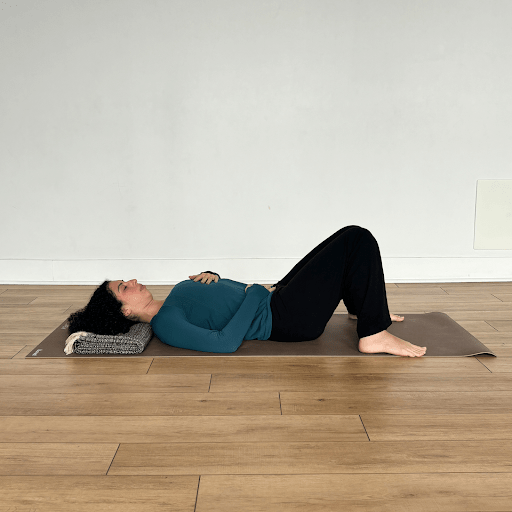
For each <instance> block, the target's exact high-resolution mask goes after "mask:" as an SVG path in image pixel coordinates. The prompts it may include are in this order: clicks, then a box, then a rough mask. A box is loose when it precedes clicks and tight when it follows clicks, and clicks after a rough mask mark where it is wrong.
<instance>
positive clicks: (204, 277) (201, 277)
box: [188, 272, 219, 284]
mask: <svg viewBox="0 0 512 512" xmlns="http://www.w3.org/2000/svg"><path fill="white" fill-rule="evenodd" d="M188 277H190V279H193V280H194V282H195V283H197V282H198V281H201V283H203V284H205V283H206V284H210V283H211V282H212V281H215V282H217V281H218V280H219V276H218V275H216V274H209V273H208V272H203V273H201V274H196V275H195V276H188Z"/></svg>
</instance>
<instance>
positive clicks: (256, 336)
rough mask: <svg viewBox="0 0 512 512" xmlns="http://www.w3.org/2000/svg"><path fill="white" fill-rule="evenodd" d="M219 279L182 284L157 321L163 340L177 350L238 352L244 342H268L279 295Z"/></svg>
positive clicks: (155, 326)
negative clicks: (272, 304) (273, 300)
mask: <svg viewBox="0 0 512 512" xmlns="http://www.w3.org/2000/svg"><path fill="white" fill-rule="evenodd" d="M246 286H247V285H246V284H244V283H239V282H237V281H232V280H231V279H219V280H218V281H217V282H215V281H212V282H211V283H210V284H206V283H201V281H197V282H195V281H193V280H189V281H182V282H181V283H178V284H177V285H176V286H175V287H174V288H173V289H172V291H171V293H170V294H169V295H168V297H167V298H166V299H165V302H164V303H163V305H162V307H161V308H160V310H159V311H158V313H157V314H156V315H155V316H154V317H153V318H152V319H151V327H152V329H153V332H154V333H155V334H156V335H157V337H158V338H159V339H160V340H161V341H163V342H164V343H167V344H168V345H172V346H173V347H180V348H188V349H191V350H199V351H201V352H219V353H228V352H235V351H236V350H237V349H238V347H239V346H240V345H241V344H242V341H244V340H268V338H269V337H270V333H271V331H272V312H271V310H270V299H271V297H272V294H273V293H274V292H269V291H268V290H267V289H266V288H265V287H264V286H261V285H259V284H253V285H252V286H251V287H250V288H248V289H247V292H246V291H245V288H246Z"/></svg>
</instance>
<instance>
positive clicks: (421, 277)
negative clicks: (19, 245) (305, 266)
mask: <svg viewBox="0 0 512 512" xmlns="http://www.w3.org/2000/svg"><path fill="white" fill-rule="evenodd" d="M298 261H299V260H298V259H292V258H272V259H251V258H238V259H194V260H191V259H186V260H185V259H147V260H136V259H132V260H130V259H125V260H0V283H1V284H42V285H44V284H99V283H101V282H102V281H103V280H105V279H111V280H115V279H124V280H128V279H133V278H136V279H137V280H138V281H140V282H141V283H147V284H176V283H179V282H180V281H183V280H185V279H188V276H189V275H192V274H197V273H199V272H202V271H205V270H212V271H214V272H217V273H219V274H220V275H221V276H222V277H226V278H229V279H233V280H234V281H240V282H243V283H273V282H276V281H278V280H279V279H281V278H282V277H284V276H285V275H286V274H287V273H288V272H289V271H290V270H291V269H292V268H293V266H294V265H295V264H296V263H297V262H298ZM382 261H383V267H384V275H385V278H386V282H388V283H405V282H407V283H411V282H416V283H422V282H443V283H446V282H486V281H512V258H510V257H502V258H499V257H488V258H487V257H479V258H472V257H459V258H455V257H454V258H451V257H450V258H442V257H441V258H406V257H404V258H383V260H382Z"/></svg>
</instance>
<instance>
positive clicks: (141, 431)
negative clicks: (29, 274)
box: [0, 283, 512, 512]
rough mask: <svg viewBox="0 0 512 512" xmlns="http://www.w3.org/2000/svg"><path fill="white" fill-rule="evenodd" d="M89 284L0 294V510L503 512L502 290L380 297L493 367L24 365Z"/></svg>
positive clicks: (507, 418) (511, 393) (358, 362)
mask: <svg viewBox="0 0 512 512" xmlns="http://www.w3.org/2000/svg"><path fill="white" fill-rule="evenodd" d="M171 288H172V287H170V286H167V287H153V289H152V291H153V293H154V295H155V297H157V298H163V297H165V296H166V295H167V294H168V293H169V291H170V290H171ZM93 289H94V287H90V286H11V285H1V284H0V512H7V511H9V512H11V511H24V512H28V511H37V512H50V511H51V512H61V511H62V512H63V511H66V512H67V511H69V510H73V511H78V512H89V511H91V512H92V511H95V512H96V511H100V512H101V511H107V510H108V511H114V512H117V511H123V512H124V511H130V512H132V511H133V512H135V511H144V512H145V511H148V512H149V511H151V512H160V511H169V510H172V511H178V512H181V511H186V512H221V511H222V512H234V511H237V512H249V511H250V512H263V511H265V512H278V511H279V512H298V511H300V512H309V511H312V512H320V511H322V512H326V511H338V510H350V511H397V510H403V511H407V512H430V511H436V512H463V511H464V512H467V511H475V512H476V511H481V512H483V511H494V512H505V511H511V510H512V428H511V425H512V283H429V284H413V283H411V284H388V285H387V291H388V301H389V304H390V309H391V311H392V312H394V313H401V314H404V315H405V316H406V320H405V321H407V314H408V313H422V312H428V311H442V312H445V313H447V314H449V315H450V316H451V317H452V318H453V319H454V320H455V321H457V322H459V323H460V325H462V326H463V327H464V328H465V329H467V330H468V331H469V332H471V333H472V334H473V335H475V336H476V337H477V338H478V339H480V340H481V341H482V342H483V343H484V344H486V345H487V346H488V347H489V348H491V349H492V350H493V351H494V352H495V353H496V354H497V356H498V357H497V358H493V357H490V356H481V357H469V358H444V359H443V358H415V359H409V358H378V357H377V358H376V357H373V358H364V357H361V358H328V357H275V358H268V357H254V358H233V357H229V358H228V357H226V358H222V357H215V358H208V357H194V358H172V359H171V358H156V359H154V360H153V359H150V358H143V357H133V358H123V359H78V358H74V359H72V360H68V359H65V358H63V359H53V360H51V359H46V360H45V359H37V360H25V356H26V355H27V354H28V353H29V352H30V351H31V350H32V349H33V348H34V347H35V346H36V345H38V344H39V342H40V341H42V339H44V338H45V337H46V335H47V334H49V333H50V332H51V331H52V330H53V329H54V328H55V327H56V326H57V325H59V323H60V322H62V321H63V320H64V319H65V318H66V317H67V316H68V315H69V313H70V312H72V311H74V310H75V309H77V308H79V307H81V306H83V305H84V304H85V303H86V301H87V299H88V297H89V296H90V294H91V293H92V291H93ZM344 310H345V309H344V307H343V304H340V307H339V308H338V311H340V312H342V311H344Z"/></svg>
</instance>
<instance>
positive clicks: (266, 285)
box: [245, 284, 276, 293]
mask: <svg viewBox="0 0 512 512" xmlns="http://www.w3.org/2000/svg"><path fill="white" fill-rule="evenodd" d="M250 286H252V284H248V285H247V286H246V287H245V293H247V288H249V287H250ZM262 286H264V287H265V288H266V289H267V290H268V291H269V292H273V291H274V290H275V289H276V287H275V286H271V285H269V284H264V285H262Z"/></svg>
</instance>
